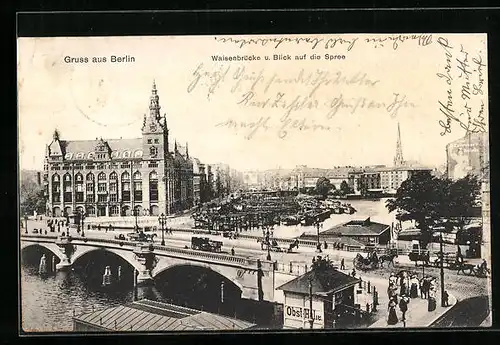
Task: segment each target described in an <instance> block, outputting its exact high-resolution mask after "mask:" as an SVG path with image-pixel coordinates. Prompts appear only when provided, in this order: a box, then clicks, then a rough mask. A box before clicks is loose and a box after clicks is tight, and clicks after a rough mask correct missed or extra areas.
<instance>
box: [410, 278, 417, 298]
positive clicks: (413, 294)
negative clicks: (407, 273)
mask: <svg viewBox="0 0 500 345" xmlns="http://www.w3.org/2000/svg"><path fill="white" fill-rule="evenodd" d="M417 296H418V279H417V276H416V275H413V276H412V277H411V280H410V298H417Z"/></svg>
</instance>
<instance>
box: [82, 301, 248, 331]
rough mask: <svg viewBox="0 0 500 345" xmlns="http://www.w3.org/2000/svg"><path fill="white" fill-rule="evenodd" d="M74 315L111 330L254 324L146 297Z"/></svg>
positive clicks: (235, 327)
mask: <svg viewBox="0 0 500 345" xmlns="http://www.w3.org/2000/svg"><path fill="white" fill-rule="evenodd" d="M73 319H74V320H75V321H77V322H80V323H86V324H90V325H92V326H95V327H96V328H102V329H104V330H106V329H107V330H110V331H136V332H137V331H192V330H240V329H248V328H251V327H254V326H255V324H252V323H250V322H246V321H242V320H237V319H234V318H230V317H227V316H222V315H217V314H211V313H207V312H202V311H200V310H195V309H190V308H185V307H180V306H176V305H173V304H167V303H162V302H157V301H151V300H147V299H144V300H140V301H136V302H132V303H129V304H127V305H123V306H118V307H114V308H107V309H103V310H98V311H95V312H92V313H86V314H83V315H80V316H77V317H74V318H73Z"/></svg>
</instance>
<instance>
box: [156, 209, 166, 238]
mask: <svg viewBox="0 0 500 345" xmlns="http://www.w3.org/2000/svg"><path fill="white" fill-rule="evenodd" d="M158 222H159V223H160V225H161V245H162V246H164V245H165V235H164V231H165V224H166V223H167V216H165V215H164V214H163V213H162V214H161V215H160V216H159V217H158Z"/></svg>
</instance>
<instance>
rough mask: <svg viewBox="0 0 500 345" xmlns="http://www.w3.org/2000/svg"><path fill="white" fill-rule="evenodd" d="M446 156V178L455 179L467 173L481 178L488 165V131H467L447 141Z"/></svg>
mask: <svg viewBox="0 0 500 345" xmlns="http://www.w3.org/2000/svg"><path fill="white" fill-rule="evenodd" d="M446 157H447V173H448V178H450V179H452V180H456V179H459V178H462V177H465V176H466V175H467V174H469V173H470V174H473V175H476V176H477V177H479V178H482V176H483V175H484V172H485V168H487V167H488V165H489V164H488V163H489V146H488V133H469V134H467V135H466V136H464V137H463V138H461V139H458V140H455V141H454V142H452V143H449V144H448V145H447V146H446ZM488 178H489V177H488Z"/></svg>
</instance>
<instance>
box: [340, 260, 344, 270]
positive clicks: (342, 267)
mask: <svg viewBox="0 0 500 345" xmlns="http://www.w3.org/2000/svg"><path fill="white" fill-rule="evenodd" d="M340 269H341V270H345V259H344V258H342V260H340Z"/></svg>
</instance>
